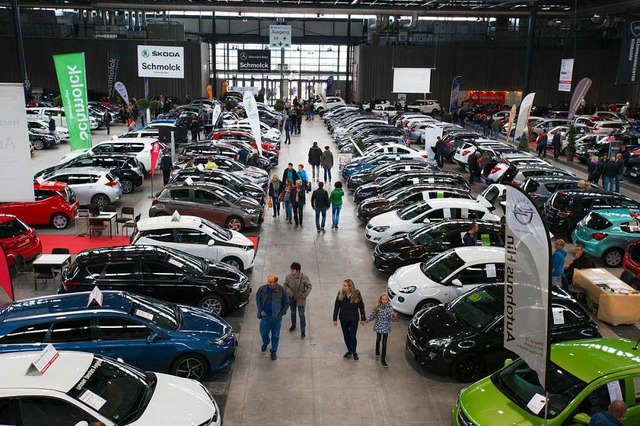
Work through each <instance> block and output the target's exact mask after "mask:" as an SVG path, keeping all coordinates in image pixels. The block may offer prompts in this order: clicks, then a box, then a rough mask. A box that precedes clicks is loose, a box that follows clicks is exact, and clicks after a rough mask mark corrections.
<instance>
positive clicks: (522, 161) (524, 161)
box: [483, 155, 553, 183]
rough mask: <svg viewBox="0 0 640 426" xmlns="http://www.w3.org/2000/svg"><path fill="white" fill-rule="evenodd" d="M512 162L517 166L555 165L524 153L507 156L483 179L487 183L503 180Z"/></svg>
mask: <svg viewBox="0 0 640 426" xmlns="http://www.w3.org/2000/svg"><path fill="white" fill-rule="evenodd" d="M511 164H513V165H514V166H516V167H521V166H522V167H527V166H533V167H553V166H552V165H551V164H550V163H548V162H546V161H544V160H543V159H541V158H538V157H533V156H525V155H523V156H522V157H520V158H507V159H505V160H503V161H502V162H501V163H498V164H496V165H495V167H494V168H493V169H491V171H490V172H489V174H488V175H487V177H486V178H483V180H484V181H485V182H487V183H499V182H500V181H501V180H502V175H504V172H506V171H507V169H508V168H509V165H511Z"/></svg>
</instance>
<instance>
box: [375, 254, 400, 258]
mask: <svg viewBox="0 0 640 426" xmlns="http://www.w3.org/2000/svg"><path fill="white" fill-rule="evenodd" d="M380 257H381V258H383V259H395V258H398V257H400V253H380Z"/></svg>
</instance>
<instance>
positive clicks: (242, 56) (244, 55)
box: [240, 52, 248, 61]
mask: <svg viewBox="0 0 640 426" xmlns="http://www.w3.org/2000/svg"><path fill="white" fill-rule="evenodd" d="M247 58H248V56H247V54H246V53H245V52H242V53H241V54H240V60H241V61H246V60H247Z"/></svg>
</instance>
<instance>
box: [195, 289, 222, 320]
mask: <svg viewBox="0 0 640 426" xmlns="http://www.w3.org/2000/svg"><path fill="white" fill-rule="evenodd" d="M198 306H199V307H201V308H202V309H204V310H205V311H207V312H212V313H214V314H217V315H220V316H223V315H225V314H226V313H227V308H226V305H225V303H224V300H222V298H221V297H220V296H217V295H215V294H210V295H208V296H205V297H203V298H202V299H200V301H199V302H198Z"/></svg>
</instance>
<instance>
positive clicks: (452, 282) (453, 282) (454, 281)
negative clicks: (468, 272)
mask: <svg viewBox="0 0 640 426" xmlns="http://www.w3.org/2000/svg"><path fill="white" fill-rule="evenodd" d="M451 284H453V285H455V286H456V287H462V282H461V281H460V280H459V279H457V278H456V279H455V280H453V281H451Z"/></svg>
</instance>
